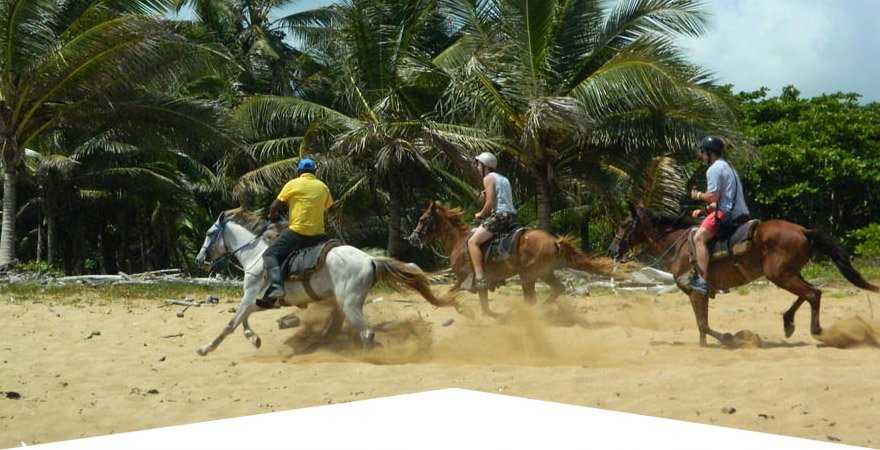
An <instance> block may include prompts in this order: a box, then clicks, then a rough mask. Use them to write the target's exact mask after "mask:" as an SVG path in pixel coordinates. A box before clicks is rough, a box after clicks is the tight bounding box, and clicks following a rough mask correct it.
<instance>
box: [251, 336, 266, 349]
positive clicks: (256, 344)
mask: <svg viewBox="0 0 880 450" xmlns="http://www.w3.org/2000/svg"><path fill="white" fill-rule="evenodd" d="M251 343H252V344H254V347H256V348H260V346H261V345H263V340H262V339H260V337H259V336H257V337H256V338H254V339H251Z"/></svg>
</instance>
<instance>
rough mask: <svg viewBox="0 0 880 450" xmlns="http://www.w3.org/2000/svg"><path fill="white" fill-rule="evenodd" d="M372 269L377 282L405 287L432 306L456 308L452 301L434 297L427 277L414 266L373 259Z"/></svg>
mask: <svg viewBox="0 0 880 450" xmlns="http://www.w3.org/2000/svg"><path fill="white" fill-rule="evenodd" d="M373 268H374V269H375V273H376V281H377V282H383V283H385V284H388V285H390V286H391V287H394V288H398V287H400V286H406V287H408V288H410V289H412V290H414V291H416V292H418V293H419V294H421V295H422V297H424V298H425V300H427V301H428V303H430V304H432V305H434V306H456V302H455V300H454V299H447V300H442V299H440V298H439V297H437V296H436V295H434V291H432V290H431V285H430V282H429V281H428V276H427V275H425V272H423V271H422V269H420V268H419V266H417V265H415V264H412V263H404V262H401V261H398V260H396V259H394V258H385V257H374V258H373Z"/></svg>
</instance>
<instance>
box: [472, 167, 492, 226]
mask: <svg viewBox="0 0 880 450" xmlns="http://www.w3.org/2000/svg"><path fill="white" fill-rule="evenodd" d="M483 187H484V188H485V192H486V202H485V203H483V209H481V210H480V212H478V213H477V214H476V215H475V216H474V217H476V218H477V219H482V218H483V217H486V216H488V215H489V213H490V212H492V210H493V209H495V177H493V176H491V175H486V176H485V177H484V178H483Z"/></svg>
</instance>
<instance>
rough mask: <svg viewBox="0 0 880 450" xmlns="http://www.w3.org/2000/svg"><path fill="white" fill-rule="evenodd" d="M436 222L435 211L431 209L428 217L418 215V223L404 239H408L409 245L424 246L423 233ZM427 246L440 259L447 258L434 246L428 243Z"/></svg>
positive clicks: (426, 232)
mask: <svg viewBox="0 0 880 450" xmlns="http://www.w3.org/2000/svg"><path fill="white" fill-rule="evenodd" d="M436 222H437V213H436V212H434V211H432V212H431V214H429V215H428V217H424V216H422V217H420V218H419V223H418V225H416V229H415V230H413V232H412V234H410V235H409V236H408V237H407V238H406V239H407V241H409V243H410V245H412V246H413V247H417V248H424V247H425V235H426V234H428V231H430V230H431V228H432V227H434V224H435V223H436ZM428 248H430V249H431V252H433V253H434V256H436V257H438V258H440V259H449V257H448V256H446V255H444V254H442V253H440V252H438V251H437V249H436V248H434V246H433V245H429V246H428Z"/></svg>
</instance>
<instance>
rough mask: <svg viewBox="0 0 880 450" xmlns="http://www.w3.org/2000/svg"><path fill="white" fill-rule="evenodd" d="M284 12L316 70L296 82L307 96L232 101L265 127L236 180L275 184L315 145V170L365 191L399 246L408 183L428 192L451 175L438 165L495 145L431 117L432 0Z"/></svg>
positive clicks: (434, 89)
mask: <svg viewBox="0 0 880 450" xmlns="http://www.w3.org/2000/svg"><path fill="white" fill-rule="evenodd" d="M286 21H287V23H288V24H289V25H290V27H291V30H292V32H293V36H294V37H296V38H299V39H301V40H302V42H303V43H304V47H305V49H306V51H307V53H308V54H309V56H311V58H312V60H313V61H315V62H316V63H317V64H319V65H320V66H321V67H322V70H320V71H319V72H318V74H317V75H316V76H315V77H313V78H312V79H311V80H309V81H308V83H306V84H305V85H304V86H303V89H304V90H305V91H307V92H310V93H315V95H310V96H309V97H308V99H305V98H298V97H256V98H252V99H250V100H248V101H246V102H245V103H244V104H243V105H242V106H241V107H240V108H239V109H238V110H237V111H236V116H237V117H238V118H239V119H240V122H241V123H242V124H244V126H245V127H246V128H247V129H248V130H251V132H252V133H255V134H256V133H259V132H263V133H266V132H268V133H269V134H271V135H272V137H273V138H272V139H266V140H263V141H261V142H258V143H257V144H256V145H255V146H254V147H253V152H254V155H255V157H256V158H257V159H259V160H261V161H266V162H267V163H268V162H272V163H271V164H266V165H265V166H262V167H260V168H259V169H257V170H255V171H254V172H253V173H249V174H247V175H246V176H244V177H243V178H242V180H241V183H242V185H241V189H243V190H247V189H253V188H254V187H255V186H254V184H260V185H263V186H265V185H266V184H267V182H269V181H270V180H271V181H273V182H274V183H275V184H276V185H280V183H281V182H282V180H283V179H284V177H286V176H289V175H290V172H291V169H290V168H291V167H292V164H291V161H290V160H291V159H293V158H296V157H298V156H302V155H304V154H305V153H310V154H314V153H315V152H316V151H324V154H322V158H323V159H324V160H325V161H327V162H332V167H333V170H332V171H328V172H325V173H324V175H330V176H334V175H335V176H336V177H338V178H337V179H336V180H332V179H331V181H334V183H333V184H334V185H335V186H340V185H341V186H343V190H342V193H341V195H338V197H339V200H340V203H342V204H343V205H345V204H347V203H348V204H353V203H360V205H353V206H355V207H358V206H360V207H361V208H363V205H364V201H363V200H364V198H365V197H367V198H368V200H367V203H366V204H368V205H369V204H372V205H374V206H375V207H379V208H380V209H383V210H384V213H385V220H384V221H385V222H386V224H387V233H388V235H387V236H388V241H387V252H388V254H389V255H392V256H400V255H401V253H402V252H403V251H404V249H405V244H404V240H403V236H405V233H406V231H407V230H404V216H405V215H406V212H407V211H409V210H410V209H411V208H413V206H415V205H417V206H415V207H416V208H420V207H421V204H420V203H417V202H416V200H417V197H416V196H415V195H414V193H418V192H420V191H426V190H429V188H428V186H430V190H433V191H435V192H436V191H437V190H440V189H442V186H443V183H441V182H440V180H441V179H444V178H446V179H447V180H449V179H450V177H446V176H445V175H444V171H445V174H447V175H448V174H451V173H453V172H454V171H455V170H456V169H455V168H456V167H458V169H464V170H466V169H467V167H466V166H467V162H468V158H467V157H466V156H463V153H467V152H475V151H479V150H481V149H486V148H492V149H496V144H495V143H494V142H493V141H492V140H491V139H487V138H486V137H485V136H483V135H482V134H484V133H480V132H479V130H475V129H473V128H468V127H464V126H456V125H453V124H447V123H440V122H437V121H436V120H435V117H436V113H435V111H436V108H437V102H438V100H439V98H440V94H441V93H442V92H443V90H444V89H445V87H446V85H447V83H448V78H447V77H446V76H445V74H443V73H442V72H441V71H439V70H438V69H437V68H436V67H435V66H434V65H433V63H432V61H431V58H432V57H433V56H434V55H435V54H436V53H437V52H438V51H439V50H440V49H442V48H443V46H444V45H446V43H447V42H448V41H449V37H448V36H443V35H442V34H441V33H438V32H437V30H438V29H440V28H439V24H440V23H442V17H440V16H438V15H437V10H436V5H435V1H434V0H414V1H408V0H398V1H389V2H373V1H368V0H349V1H343V2H340V3H339V4H335V5H333V6H331V7H328V8H322V9H319V10H314V11H308V12H305V13H300V14H297V15H293V16H290V17H288V18H286ZM441 37H443V39H441ZM328 93H329V94H328ZM296 124H298V125H296ZM297 126H298V127H299V128H297ZM290 133H297V134H295V135H294V136H297V137H293V138H292V137H289V136H291V134H290ZM463 149H468V151H464V150H463ZM319 175H321V173H320V169H319ZM461 185H462V184H461V183H457V182H454V181H453V182H452V183H445V186H446V187H450V186H461ZM246 186H250V187H249V188H245V187H246ZM365 193H369V195H365ZM374 209H376V208H374Z"/></svg>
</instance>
